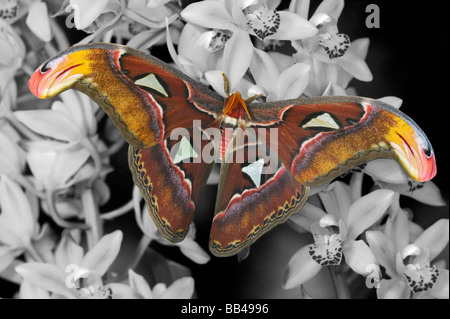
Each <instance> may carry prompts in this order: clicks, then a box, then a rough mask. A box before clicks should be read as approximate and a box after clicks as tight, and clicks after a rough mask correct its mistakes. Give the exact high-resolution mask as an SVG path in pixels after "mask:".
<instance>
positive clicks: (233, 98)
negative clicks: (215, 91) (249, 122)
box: [223, 92, 250, 119]
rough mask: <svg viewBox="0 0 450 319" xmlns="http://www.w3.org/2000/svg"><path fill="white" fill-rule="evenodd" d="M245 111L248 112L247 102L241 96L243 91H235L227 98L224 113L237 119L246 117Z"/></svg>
mask: <svg viewBox="0 0 450 319" xmlns="http://www.w3.org/2000/svg"><path fill="white" fill-rule="evenodd" d="M245 113H247V116H248V117H250V115H249V114H248V109H247V104H246V103H245V101H244V99H243V98H242V96H241V93H239V92H235V93H233V94H231V95H230V96H229V97H227V98H226V99H225V108H224V111H223V114H224V115H227V116H229V117H232V118H235V119H245Z"/></svg>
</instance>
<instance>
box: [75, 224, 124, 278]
mask: <svg viewBox="0 0 450 319" xmlns="http://www.w3.org/2000/svg"><path fill="white" fill-rule="evenodd" d="M122 237H123V235H122V232H121V231H120V230H116V231H115V232H112V233H110V234H108V235H105V236H103V237H102V238H101V239H100V241H99V242H98V243H97V244H96V245H95V246H94V247H92V249H91V250H89V251H88V252H87V254H86V255H85V256H84V258H83V260H82V262H81V265H80V266H81V267H82V268H87V269H89V270H95V271H96V272H97V273H98V274H99V275H100V276H103V275H104V274H105V273H106V271H107V270H108V268H109V267H110V266H111V264H112V263H113V261H114V260H115V259H116V257H117V255H118V254H119V250H120V244H121V243H122Z"/></svg>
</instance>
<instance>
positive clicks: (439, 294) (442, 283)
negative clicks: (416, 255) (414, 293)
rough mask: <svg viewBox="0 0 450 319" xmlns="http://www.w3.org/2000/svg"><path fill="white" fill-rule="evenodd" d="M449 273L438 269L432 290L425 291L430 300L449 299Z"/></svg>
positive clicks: (446, 270)
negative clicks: (437, 275) (437, 276)
mask: <svg viewBox="0 0 450 319" xmlns="http://www.w3.org/2000/svg"><path fill="white" fill-rule="evenodd" d="M448 287H449V272H448V269H439V278H438V279H437V281H436V283H435V284H434V286H433V288H431V289H430V290H428V291H426V292H425V293H426V294H428V295H429V296H430V297H432V298H437V299H449V288H448Z"/></svg>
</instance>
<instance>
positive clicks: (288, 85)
mask: <svg viewBox="0 0 450 319" xmlns="http://www.w3.org/2000/svg"><path fill="white" fill-rule="evenodd" d="M310 69H311V67H310V66H309V65H308V64H306V63H296V64H294V65H293V66H291V67H289V68H288V69H286V70H284V71H283V72H281V74H280V76H279V78H278V83H277V98H278V100H289V99H295V98H298V97H299V96H300V95H302V93H303V91H304V90H305V88H306V87H307V86H308V83H309V71H310Z"/></svg>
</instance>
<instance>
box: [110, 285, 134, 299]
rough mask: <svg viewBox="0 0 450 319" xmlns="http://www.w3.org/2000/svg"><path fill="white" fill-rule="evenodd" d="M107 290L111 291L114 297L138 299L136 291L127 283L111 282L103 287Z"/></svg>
mask: <svg viewBox="0 0 450 319" xmlns="http://www.w3.org/2000/svg"><path fill="white" fill-rule="evenodd" d="M103 289H104V290H106V291H108V290H109V291H111V292H112V293H111V296H112V298H113V299H136V292H135V291H134V290H133V289H132V288H131V287H130V286H127V285H125V284H121V283H110V284H107V285H105V286H104V287H103Z"/></svg>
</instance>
